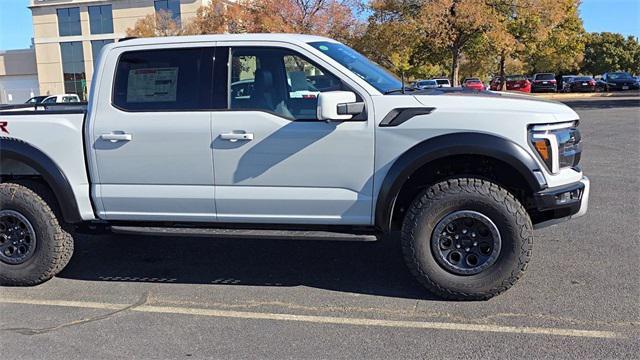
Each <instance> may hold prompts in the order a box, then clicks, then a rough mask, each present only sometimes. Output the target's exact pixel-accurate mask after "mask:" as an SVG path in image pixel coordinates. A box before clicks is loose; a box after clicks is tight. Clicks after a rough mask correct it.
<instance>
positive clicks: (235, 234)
mask: <svg viewBox="0 0 640 360" xmlns="http://www.w3.org/2000/svg"><path fill="white" fill-rule="evenodd" d="M111 231H112V232H114V233H117V234H131V235H147V236H197V237H215V238H225V239H277V240H328V241H377V240H378V238H377V237H376V235H372V234H351V233H342V232H333V231H305V230H267V229H215V228H180V227H141V226H111Z"/></svg>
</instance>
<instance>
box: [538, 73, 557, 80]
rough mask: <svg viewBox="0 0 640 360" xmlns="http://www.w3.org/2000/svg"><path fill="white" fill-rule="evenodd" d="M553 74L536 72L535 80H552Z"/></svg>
mask: <svg viewBox="0 0 640 360" xmlns="http://www.w3.org/2000/svg"><path fill="white" fill-rule="evenodd" d="M553 79H555V76H554V75H553V74H536V80H553Z"/></svg>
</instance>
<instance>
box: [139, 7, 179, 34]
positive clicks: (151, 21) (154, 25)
mask: <svg viewBox="0 0 640 360" xmlns="http://www.w3.org/2000/svg"><path fill="white" fill-rule="evenodd" d="M183 33H184V29H183V27H182V25H181V24H180V23H179V22H177V21H175V20H174V18H173V16H172V14H171V13H170V12H166V11H164V10H161V11H158V12H155V13H153V14H149V15H147V16H145V17H143V18H142V19H138V21H136V23H135V25H134V26H133V28H129V29H127V36H131V37H156V36H175V35H182V34H183Z"/></svg>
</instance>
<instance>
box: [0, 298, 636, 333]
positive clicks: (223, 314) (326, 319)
mask: <svg viewBox="0 0 640 360" xmlns="http://www.w3.org/2000/svg"><path fill="white" fill-rule="evenodd" d="M0 303H5V304H27V305H44V306H63V307H75V308H84V309H105V310H117V309H121V308H124V307H127V306H130V305H127V304H112V303H102V302H90V301H68V300H37V299H0ZM129 311H137V312H145V313H156V314H181V315H195V316H209V317H220V318H234V319H248V320H277V321H297V322H307V323H316V324H333V325H353V326H378V327H394V328H410V329H435V330H454V331H472V332H494V333H510V334H535V335H552V336H571V337H587V338H603V339H615V338H624V336H623V335H622V334H620V333H616V332H613V331H600V330H579V329H563V328H553V327H531V326H505V325H497V324H496V325H489V324H465V323H449V322H432V321H402V320H382V319H366V318H350V317H336V316H316V315H294V314H282V313H261V312H247V311H229V310H215V309H205V308H192V307H175V306H155V305H140V306H136V307H132V308H131V309H129Z"/></svg>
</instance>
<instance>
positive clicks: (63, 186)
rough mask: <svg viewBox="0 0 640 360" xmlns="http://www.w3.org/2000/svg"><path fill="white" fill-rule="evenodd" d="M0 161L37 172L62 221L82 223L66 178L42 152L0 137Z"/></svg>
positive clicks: (21, 142) (14, 140) (28, 145)
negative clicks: (56, 202) (50, 194)
mask: <svg viewBox="0 0 640 360" xmlns="http://www.w3.org/2000/svg"><path fill="white" fill-rule="evenodd" d="M0 159H2V160H4V159H11V160H15V161H18V162H21V163H24V164H25V165H28V166H29V167H31V168H32V169H34V170H35V171H37V172H38V173H39V174H40V175H41V176H42V178H43V179H44V181H45V182H46V183H47V185H49V187H50V188H51V190H52V191H53V194H54V195H55V197H56V200H57V201H58V206H59V208H60V211H61V212H62V217H63V219H64V221H65V222H67V223H79V222H82V217H81V216H80V211H79V210H78V204H77V202H76V198H75V196H74V194H73V190H72V188H71V184H70V183H69V180H68V179H67V176H66V175H65V174H64V172H63V171H62V169H60V167H59V166H58V165H57V164H56V163H55V162H54V161H53V160H52V159H51V158H50V157H49V156H47V155H46V154H45V153H44V152H42V151H41V150H39V149H37V148H36V147H34V146H32V145H30V144H28V143H26V142H24V141H21V140H17V139H12V138H6V137H0ZM0 174H1V173H0Z"/></svg>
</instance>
